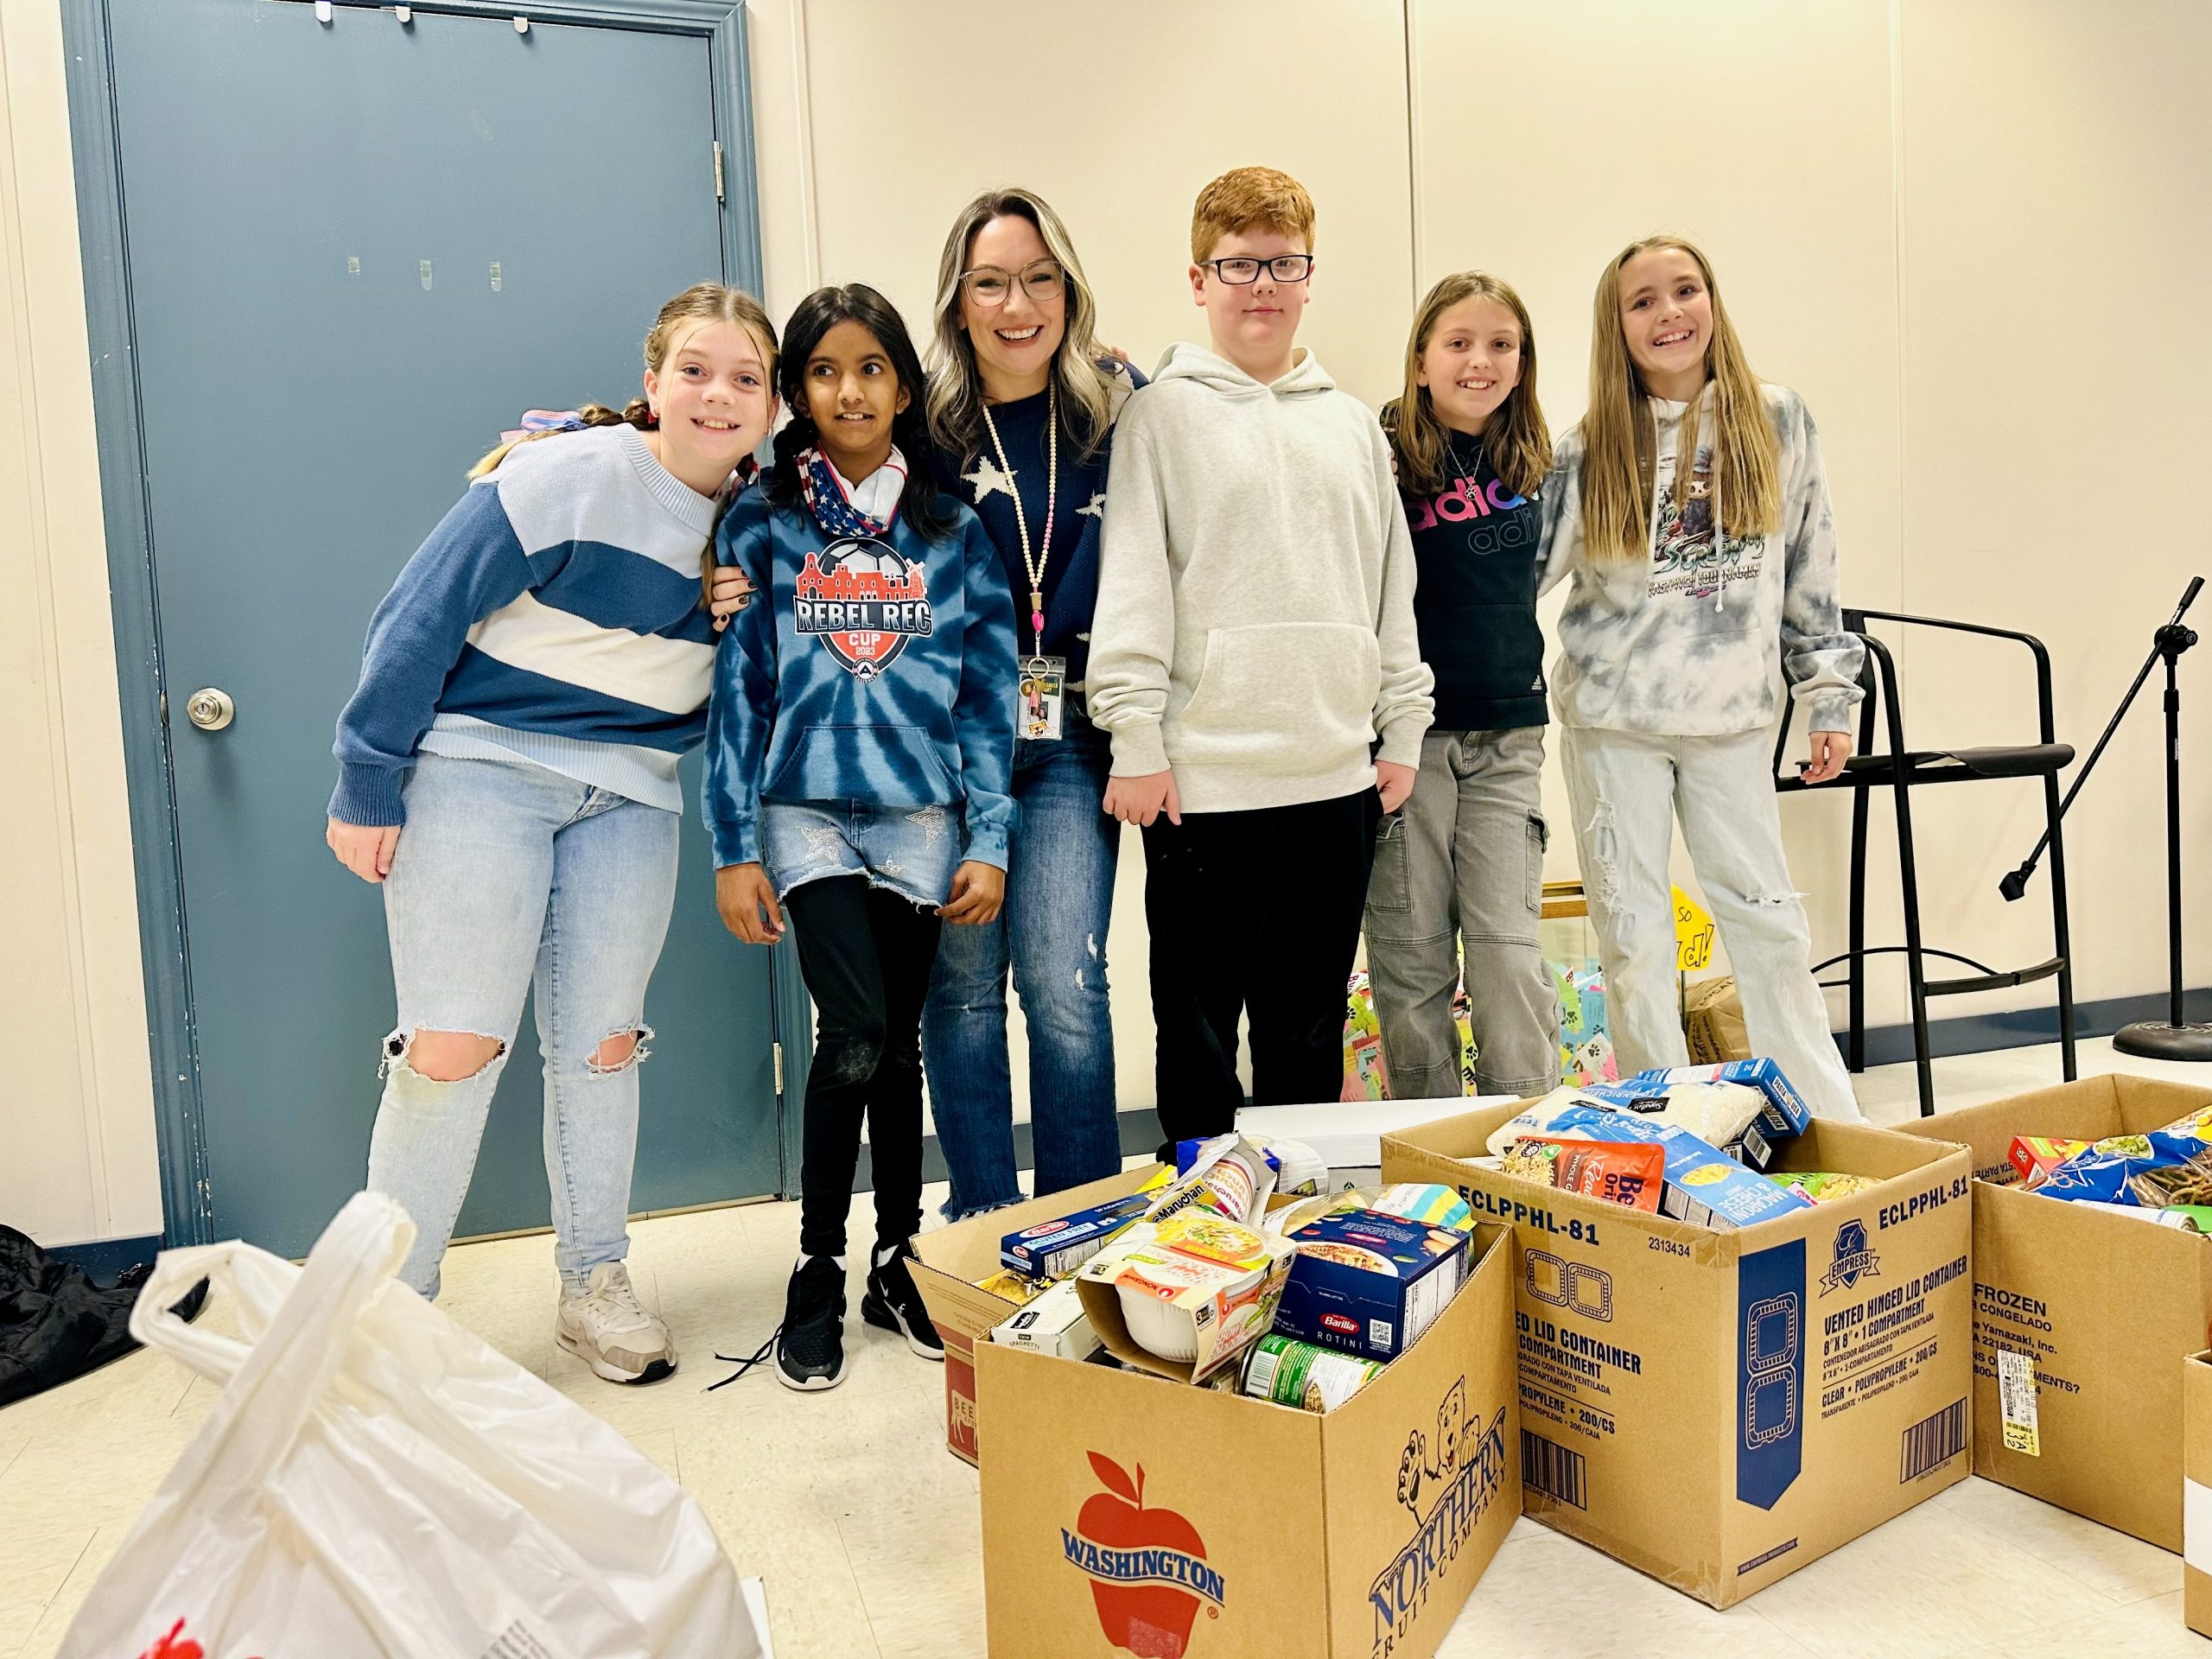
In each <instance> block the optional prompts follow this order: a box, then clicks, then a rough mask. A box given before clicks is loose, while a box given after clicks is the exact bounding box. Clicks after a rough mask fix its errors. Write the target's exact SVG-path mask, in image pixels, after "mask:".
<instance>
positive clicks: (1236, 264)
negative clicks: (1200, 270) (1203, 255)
mask: <svg viewBox="0 0 2212 1659" xmlns="http://www.w3.org/2000/svg"><path fill="white" fill-rule="evenodd" d="M1199 263H1200V264H1204V265H1206V266H1208V267H1209V268H1211V270H1212V271H1213V274H1214V275H1215V276H1217V277H1220V278H1221V280H1222V281H1223V282H1224V283H1228V284H1230V287H1232V288H1243V286H1245V285H1246V284H1247V283H1256V282H1258V281H1259V280H1260V273H1261V272H1262V270H1264V271H1266V272H1267V273H1268V275H1269V276H1270V277H1274V279H1275V281H1277V282H1279V283H1302V282H1304V281H1305V280H1306V278H1307V277H1311V276H1312V275H1313V255H1312V254H1310V253H1279V254H1277V255H1276V256H1275V257H1274V258H1272V259H1204V260H1200V261H1199Z"/></svg>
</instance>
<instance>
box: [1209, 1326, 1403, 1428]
mask: <svg viewBox="0 0 2212 1659" xmlns="http://www.w3.org/2000/svg"><path fill="white" fill-rule="evenodd" d="M1382 1375H1383V1367H1382V1365H1381V1364H1380V1363H1378V1362H1376V1361H1375V1360H1371V1359H1355V1358H1353V1357H1351V1355H1350V1354H1335V1353H1331V1352H1330V1351H1328V1350H1327V1349H1325V1348H1317V1347H1315V1346H1314V1345H1313V1344H1312V1343H1310V1342H1300V1341H1299V1340H1298V1338H1295V1337H1281V1336H1266V1337H1262V1338H1260V1340H1259V1343H1258V1344H1257V1345H1256V1346H1255V1347H1254V1348H1253V1350H1252V1351H1251V1353H1250V1354H1249V1355H1248V1356H1247V1357H1246V1358H1245V1361H1244V1387H1243V1392H1244V1393H1246V1394H1248V1395H1250V1396H1251V1397H1252V1398H1253V1399H1255V1400H1271V1401H1273V1402H1274V1403H1275V1404H1276V1405H1279V1406H1291V1407H1294V1408H1297V1409H1298V1410H1300V1411H1311V1412H1315V1413H1320V1412H1327V1411H1334V1410H1335V1409H1336V1408H1338V1406H1341V1405H1342V1404H1344V1402H1345V1401H1347V1400H1349V1399H1351V1397H1352V1395H1355V1394H1357V1393H1358V1392H1359V1391H1360V1390H1361V1389H1363V1388H1365V1387H1366V1386H1367V1385H1368V1384H1369V1383H1372V1382H1373V1381H1374V1380H1375V1379H1376V1377H1378V1376H1382Z"/></svg>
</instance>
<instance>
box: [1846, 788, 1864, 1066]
mask: <svg viewBox="0 0 2212 1659" xmlns="http://www.w3.org/2000/svg"><path fill="white" fill-rule="evenodd" d="M1866 796H1867V791H1866V790H1863V789H1854V790H1853V791H1851V978H1850V980H1849V982H1848V983H1849V985H1850V1007H1851V1039H1850V1050H1849V1053H1848V1054H1847V1059H1848V1060H1849V1062H1850V1069H1851V1071H1853V1073H1854V1074H1856V1073H1858V1072H1860V1071H1865V1070H1866V819H1867V802H1866Z"/></svg>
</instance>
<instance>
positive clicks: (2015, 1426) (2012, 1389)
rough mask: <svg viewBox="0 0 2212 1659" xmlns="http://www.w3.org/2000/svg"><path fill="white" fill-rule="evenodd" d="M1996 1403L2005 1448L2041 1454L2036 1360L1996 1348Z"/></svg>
mask: <svg viewBox="0 0 2212 1659" xmlns="http://www.w3.org/2000/svg"><path fill="white" fill-rule="evenodd" d="M1997 1402H1998V1405H1999V1408H2000V1413H2001V1414H2002V1416H2003V1417H2004V1420H2005V1450H2006V1451H2007V1452H2026V1453H2027V1454H2028V1456H2030V1457H2031V1458H2039V1457H2041V1456H2043V1433H2042V1431H2041V1429H2039V1428H2038V1427H2037V1423H2036V1362H2035V1357H2034V1356H2032V1355H2031V1354H2023V1353H2017V1352H2015V1351H2013V1350H2012V1349H2010V1348H1999V1350H1998V1351H1997Z"/></svg>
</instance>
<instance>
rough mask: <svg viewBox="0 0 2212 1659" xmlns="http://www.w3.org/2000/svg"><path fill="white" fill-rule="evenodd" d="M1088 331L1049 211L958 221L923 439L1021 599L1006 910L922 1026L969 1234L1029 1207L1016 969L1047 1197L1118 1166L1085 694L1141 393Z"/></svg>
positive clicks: (974, 930)
mask: <svg viewBox="0 0 2212 1659" xmlns="http://www.w3.org/2000/svg"><path fill="white" fill-rule="evenodd" d="M1096 315H1097V310H1096V303H1095V301H1094V299H1093V296H1092V294H1091V290H1090V282H1089V280H1088V279H1087V278H1086V277H1084V273H1083V264H1082V262H1081V261H1080V260H1078V259H1077V257H1076V251H1075V246H1074V244H1073V243H1072V242H1071V241H1070V240H1069V238H1068V232H1067V227H1066V226H1064V225H1062V224H1061V222H1060V218H1059V215H1058V214H1057V213H1054V212H1053V211H1052V208H1051V207H1048V206H1047V205H1046V202H1045V201H1044V200H1043V199H1042V198H1041V197H1039V196H1038V195H1036V194H1034V193H1033V192H1031V191H1028V190H1021V189H1002V190H992V191H988V192H986V193H985V194H982V195H980V196H978V197H976V200H973V201H971V202H969V204H968V206H967V207H964V208H963V209H962V210H961V212H960V214H959V216H958V218H957V219H955V220H954V221H953V225H952V229H951V231H950V233H948V234H947V236H946V237H945V240H944V256H943V257H942V258H941V259H940V260H939V262H938V297H937V343H936V349H935V352H934V353H932V356H931V363H930V370H931V372H930V391H929V417H930V431H931V435H932V436H933V437H934V438H935V439H936V445H935V448H936V450H937V458H938V466H939V467H940V468H941V469H942V470H941V472H940V474H939V479H938V481H939V484H940V486H942V487H943V488H944V489H945V490H947V491H948V492H950V493H951V495H952V496H953V498H954V499H956V500H959V501H963V502H966V503H967V504H969V505H970V506H972V507H974V508H975V510H976V513H977V515H978V516H979V517H980V518H982V521H983V528H984V529H985V530H987V531H989V532H990V537H991V540H992V541H993V542H994V543H995V544H996V545H997V547H998V550H999V561H1000V563H1001V565H1002V566H1003V567H1004V569H1005V571H1006V579H1007V587H1008V588H1010V589H1011V590H1012V592H1013V594H1014V632H1015V634H1016V636H1017V639H1018V645H1019V649H1020V683H1019V684H1017V685H1014V686H1009V687H1008V688H1007V695H1008V696H1012V697H1014V698H1016V699H1017V705H1016V709H1015V714H1016V718H1017V720H1018V721H1019V722H1020V724H1019V727H1018V728H1017V729H1018V734H1019V735H1018V738H1017V741H1016V742H1015V744H1014V799H1015V800H1016V801H1017V802H1018V803H1019V804H1020V809H1021V814H1020V829H1019V831H1018V833H1017V834H1016V836H1015V837H1014V857H1013V862H1012V865H1011V867H1010V868H1009V869H1008V870H1007V895H1006V910H1005V913H1004V914H1003V915H1001V917H1000V918H999V919H998V921H997V922H995V924H993V925H990V926H988V927H966V928H961V929H958V930H957V931H955V932H950V933H948V934H947V935H946V936H945V941H944V945H943V947H942V948H941V949H940V950H938V959H937V970H936V975H935V977H934V978H933V980H932V981H931V987H930V1000H929V1005H928V1007H927V1008H926V1009H925V1012H924V1014H923V1016H922V1057H923V1061H924V1064H925V1066H926V1067H927V1069H928V1073H929V1085H930V1103H931V1111H932V1113H933V1114H934V1116H935V1117H936V1121H937V1132H938V1143H939V1144H940V1145H941V1146H942V1147H943V1148H944V1159H945V1163H946V1164H947V1166H949V1168H950V1174H951V1178H952V1195H951V1198H950V1200H949V1201H948V1203H947V1204H946V1206H945V1211H946V1213H947V1214H948V1215H949V1216H952V1217H959V1216H963V1215H969V1214H973V1213H975V1212H976V1211H980V1210H988V1209H993V1208H995V1207H997V1206H999V1205H1006V1204H1011V1203H1013V1202H1014V1201H1015V1200H1016V1199H1018V1198H1020V1197H1021V1188H1020V1184H1019V1182H1018V1181H1017V1179H1016V1178H1015V1174H1014V1128H1013V1117H1014V1097H1013V1088H1012V1084H1011V1081H1010V1077H1009V1070H1008V1065H1007V1029H1006V988H1007V977H1008V975H1009V972H1010V973H1011V976H1012V978H1013V982H1014V990H1015V992H1016V993H1017V994H1018V995H1020V998H1021V1011H1022V1014H1023V1015H1024V1017H1025V1019H1026V1020H1027V1024H1028V1027H1029V1103H1030V1132H1031V1135H1032V1136H1033V1144H1034V1148H1035V1154H1036V1173H1035V1179H1034V1184H1035V1188H1036V1191H1037V1192H1039V1193H1040V1194H1041V1193H1046V1192H1058V1191H1059V1190H1060V1189H1061V1188H1063V1187H1068V1186H1074V1185H1078V1184H1080V1183H1082V1182H1084V1181H1092V1180H1097V1179H1100V1178H1101V1177H1103V1176H1107V1175H1110V1174H1112V1173H1114V1172H1115V1171H1116V1170H1118V1169H1119V1168H1121V1166H1122V1146H1121V1137H1120V1134H1119V1131H1118V1125H1117V1123H1116V1118H1115V1099H1114V1027H1113V1022H1112V1020H1111V1017H1110V1015H1109V1012H1108V1008H1107V997H1106V925H1107V922H1108V919H1109V916H1110V914H1111V912H1112V910H1113V905H1114V863H1115V855H1116V853H1117V851H1118V850H1119V849H1120V844H1121V830H1122V826H1121V825H1120V824H1119V823H1116V821H1115V820H1113V819H1112V818H1109V817H1107V816H1106V815H1105V814H1104V813H1103V812H1102V811H1100V810H1098V803H1099V799H1100V798H1101V797H1102V796H1103V795H1104V794H1105V792H1106V772H1107V766H1108V764H1109V760H1111V752H1110V750H1109V747H1108V745H1107V740H1106V734H1104V733H1103V732H1102V731H1100V730H1099V729H1098V728H1096V727H1094V726H1093V725H1092V724H1091V723H1090V719H1089V717H1088V715H1087V713H1086V710H1085V706H1084V692H1083V683H1084V672H1085V671H1086V668H1087V666H1088V662H1087V659H1088V657H1089V654H1090V622H1091V613H1092V611H1093V609H1094V608H1095V607H1096V603H1097V598H1098V542H1099V533H1100V531H1101V528H1102V526H1103V524H1104V520H1105V510H1106V464H1107V456H1108V453H1109V445H1110V441H1111V438H1112V435H1113V426H1114V420H1115V417H1116V416H1117V415H1119V414H1120V413H1121V410H1122V403H1123V401H1124V400H1125V399H1126V398H1127V397H1128V395H1129V393H1130V392H1131V391H1133V390H1134V389H1135V387H1136V386H1137V385H1141V384H1142V382H1141V378H1139V377H1138V376H1137V375H1136V374H1135V372H1133V371H1132V370H1130V369H1129V368H1128V365H1125V364H1123V363H1122V362H1120V361H1118V360H1117V359H1116V358H1115V357H1114V356H1113V355H1112V354H1111V353H1109V352H1107V351H1106V350H1104V349H1103V347H1101V346H1099V344H1098V341H1097V338H1096V332H1095V330H1096Z"/></svg>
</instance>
